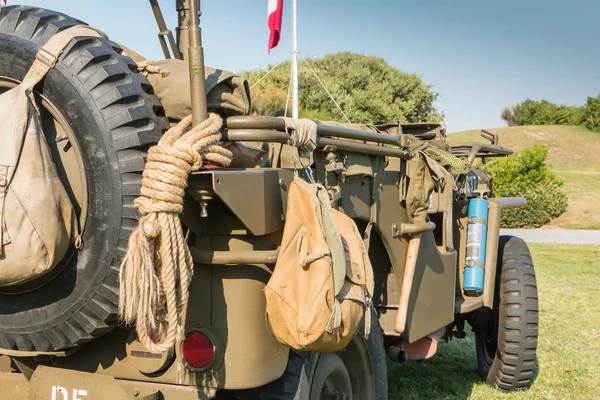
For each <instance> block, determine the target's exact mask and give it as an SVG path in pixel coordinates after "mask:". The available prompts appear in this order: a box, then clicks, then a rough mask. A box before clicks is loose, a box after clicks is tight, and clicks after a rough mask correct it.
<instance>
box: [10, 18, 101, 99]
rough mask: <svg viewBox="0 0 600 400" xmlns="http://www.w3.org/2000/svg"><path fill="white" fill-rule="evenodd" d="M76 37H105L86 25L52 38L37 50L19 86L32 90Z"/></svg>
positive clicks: (73, 27) (69, 29)
mask: <svg viewBox="0 0 600 400" xmlns="http://www.w3.org/2000/svg"><path fill="white" fill-rule="evenodd" d="M77 37H105V35H104V34H103V33H102V32H101V31H99V30H97V29H95V28H91V27H89V26H86V25H75V26H72V27H70V28H68V29H65V30H64V31H62V32H59V33H57V34H56V35H54V36H52V37H51V38H50V40H48V41H47V42H46V44H44V45H43V46H42V47H40V49H39V50H38V52H37V54H36V56H35V60H34V61H33V64H32V65H31V67H30V68H29V71H28V72H27V75H25V78H24V79H23V82H22V83H21V86H22V87H23V88H24V89H33V87H34V86H35V85H37V84H38V83H39V82H40V81H41V80H42V79H43V78H44V76H46V74H47V73H48V71H50V70H51V69H52V68H54V66H55V65H56V61H57V60H58V57H60V54H61V53H62V52H63V50H64V49H65V47H67V45H68V44H69V43H70V42H71V40H72V39H74V38H77Z"/></svg>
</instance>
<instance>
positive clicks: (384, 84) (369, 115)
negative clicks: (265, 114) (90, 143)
mask: <svg viewBox="0 0 600 400" xmlns="http://www.w3.org/2000/svg"><path fill="white" fill-rule="evenodd" d="M306 61H307V62H308V63H309V64H307V63H305V62H301V63H300V64H299V65H298V74H299V77H298V86H299V88H298V89H299V90H298V95H299V98H298V101H299V108H300V109H301V110H302V109H304V112H300V115H305V116H311V117H314V118H318V119H324V120H336V121H340V122H345V118H344V116H343V115H342V113H341V112H340V111H339V110H338V108H337V106H336V105H335V103H334V102H333V100H332V99H331V98H330V97H329V95H328V94H327V92H326V91H325V90H324V89H323V87H322V85H321V82H322V83H323V84H324V85H325V87H327V89H328V90H329V92H330V93H331V95H332V96H333V98H334V99H335V101H336V102H337V103H338V104H339V106H340V107H341V109H342V110H343V111H344V113H345V114H346V115H347V116H348V118H349V119H350V121H352V122H355V123H368V124H376V123H388V122H396V121H402V122H425V121H427V122H441V121H443V119H444V115H443V113H442V112H440V111H439V110H437V109H436V107H435V102H436V100H437V99H438V97H439V93H437V92H436V91H435V90H433V87H432V86H431V85H430V84H428V83H426V82H424V81H423V79H422V78H421V77H420V76H419V75H417V74H412V73H408V72H404V71H401V70H399V69H398V68H396V67H393V66H391V65H389V64H388V63H387V62H386V61H385V60H384V59H382V58H379V57H373V56H366V55H363V54H353V53H348V52H345V53H336V54H327V55H326V56H324V57H322V58H307V59H306ZM309 65H310V66H309ZM273 67H274V66H272V65H268V66H267V67H266V68H261V69H255V70H249V71H242V72H241V75H243V76H244V77H246V78H247V79H248V82H250V84H251V85H254V84H256V86H255V88H254V90H253V97H254V96H258V95H260V94H259V93H258V92H266V91H267V90H268V89H269V86H271V85H272V86H274V87H277V88H280V89H281V90H282V91H283V93H284V95H283V96H284V97H283V106H284V107H285V93H286V92H287V88H288V85H289V82H290V64H289V62H284V63H282V64H281V65H280V66H279V67H277V68H274V69H273V70H272V71H271V72H270V73H269V75H267V76H265V74H266V73H267V71H270V70H271V69H272V68H273ZM311 68H312V69H311ZM313 70H314V72H315V73H316V74H317V76H318V77H319V79H320V80H321V82H319V80H317V78H316V77H315V75H314V74H313ZM263 77H264V79H262V78H263ZM261 79H262V80H261ZM259 80H260V82H259ZM279 96H280V97H281V94H280V95H279ZM253 102H254V99H253ZM279 103H281V102H280V101H279V102H278V104H279ZM258 108H259V107H255V108H254V109H253V111H254V112H256V113H259V109H258ZM279 113H282V111H281V108H280V109H279V110H277V112H274V114H276V115H278V114H279ZM288 114H289V110H288Z"/></svg>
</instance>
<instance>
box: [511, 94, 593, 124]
mask: <svg viewBox="0 0 600 400" xmlns="http://www.w3.org/2000/svg"><path fill="white" fill-rule="evenodd" d="M501 117H502V119H503V120H504V121H506V123H507V124H508V125H509V126H513V125H579V126H581V125H584V123H585V120H586V110H585V107H575V106H566V105H556V104H554V103H550V102H549V101H547V100H541V101H535V100H530V99H527V100H525V101H524V102H522V103H519V104H517V105H515V106H513V107H509V108H505V109H504V110H503V111H502V114H501Z"/></svg>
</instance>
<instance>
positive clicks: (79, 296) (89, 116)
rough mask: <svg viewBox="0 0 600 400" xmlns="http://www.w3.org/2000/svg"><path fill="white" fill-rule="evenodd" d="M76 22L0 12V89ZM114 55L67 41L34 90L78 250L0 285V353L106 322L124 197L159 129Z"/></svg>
mask: <svg viewBox="0 0 600 400" xmlns="http://www.w3.org/2000/svg"><path fill="white" fill-rule="evenodd" d="M78 24H82V22H81V21H78V20H76V19H73V18H70V17H68V16H66V15H63V14H60V13H57V12H54V11H49V10H44V9H41V8H37V7H25V6H5V7H0V93H3V92H5V91H7V90H9V89H10V88H12V87H14V86H15V85H17V84H18V83H19V82H20V81H21V80H22V79H23V77H24V76H25V74H26V73H27V71H28V69H29V67H30V66H31V64H32V62H33V60H34V58H35V55H36V53H37V51H38V49H39V47H40V46H42V45H43V44H44V43H46V42H47V41H48V40H49V39H50V38H51V37H52V36H53V35H55V34H56V33H58V32H60V31H62V30H64V29H67V28H69V27H71V26H74V25H78ZM121 53H122V50H121V49H120V48H119V47H118V46H117V45H116V44H115V43H113V42H111V41H109V40H107V39H103V38H84V37H81V38H76V39H73V40H72V41H71V43H70V44H69V45H68V46H67V47H66V48H65V50H64V52H63V54H62V55H61V56H60V58H59V60H58V62H57V64H56V67H55V68H54V69H52V70H50V72H49V73H48V74H47V76H46V77H45V78H44V79H43V80H42V82H41V83H40V84H39V85H37V86H36V91H35V95H36V99H37V100H38V102H39V105H40V106H41V107H40V110H41V117H42V123H43V127H44V133H45V135H46V139H47V142H48V144H49V146H50V148H51V151H52V154H53V159H54V162H55V164H56V167H57V171H58V173H59V175H60V176H61V178H62V181H63V184H64V186H65V188H66V189H67V192H68V193H69V195H70V197H71V200H72V201H73V203H74V205H75V209H76V211H77V213H78V215H79V221H80V223H81V226H82V229H83V234H82V239H83V249H82V250H81V251H74V250H73V251H71V253H70V254H68V256H67V257H65V259H64V260H63V261H62V263H61V265H60V266H59V267H57V268H56V269H55V270H53V271H52V272H51V273H49V274H48V275H46V276H44V277H42V278H40V279H39V280H36V281H33V282H29V283H27V284H24V285H21V286H16V287H11V288H10V289H9V288H4V289H0V348H4V349H11V350H21V351H56V350H61V349H65V348H69V347H73V346H76V345H78V344H80V343H84V342H86V341H89V340H92V339H94V338H95V337H97V336H99V335H100V334H102V333H104V332H106V331H108V330H110V329H111V328H112V327H113V326H114V325H115V323H116V320H117V304H118V293H119V290H118V274H119V263H120V259H121V257H122V255H123V254H124V251H125V249H126V248H127V240H128V238H129V235H130V233H131V231H132V230H133V229H134V228H135V226H136V220H137V215H136V211H135V208H134V207H133V199H134V198H135V197H136V196H137V195H139V191H140V187H141V174H142V171H143V168H144V162H145V157H146V151H147V149H148V148H149V146H151V145H153V144H155V143H156V142H157V141H158V139H159V138H160V136H161V135H162V132H163V131H164V130H165V129H166V128H167V127H168V124H167V121H166V118H164V113H163V109H162V106H161V104H160V101H159V100H158V98H157V97H156V96H154V94H153V92H152V88H151V86H150V84H149V83H148V81H147V80H146V78H144V77H143V76H141V75H139V74H138V73H137V66H136V64H135V63H134V62H133V60H131V59H130V58H129V57H125V56H123V55H122V54H121ZM0 140H1V138H0Z"/></svg>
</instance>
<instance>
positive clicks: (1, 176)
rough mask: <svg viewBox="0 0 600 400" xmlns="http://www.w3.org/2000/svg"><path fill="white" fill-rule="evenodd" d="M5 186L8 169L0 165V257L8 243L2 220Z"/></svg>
mask: <svg viewBox="0 0 600 400" xmlns="http://www.w3.org/2000/svg"><path fill="white" fill-rule="evenodd" d="M7 186H8V167H7V166H4V165H0V256H2V255H3V254H4V245H5V244H8V243H10V237H9V236H8V232H7V230H6V220H5V218H4V199H5V197H6V187H7Z"/></svg>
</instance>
